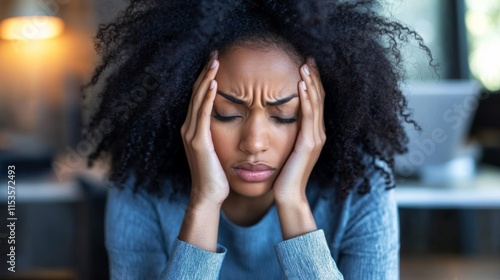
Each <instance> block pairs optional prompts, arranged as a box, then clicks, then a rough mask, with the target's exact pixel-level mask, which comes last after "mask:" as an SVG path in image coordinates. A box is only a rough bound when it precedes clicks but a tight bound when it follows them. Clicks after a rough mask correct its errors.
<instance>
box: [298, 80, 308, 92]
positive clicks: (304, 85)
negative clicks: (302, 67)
mask: <svg viewBox="0 0 500 280" xmlns="http://www.w3.org/2000/svg"><path fill="white" fill-rule="evenodd" d="M300 84H301V86H302V88H303V89H304V90H307V86H306V82H304V81H302V82H300Z"/></svg>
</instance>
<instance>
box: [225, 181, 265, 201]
mask: <svg viewBox="0 0 500 280" xmlns="http://www.w3.org/2000/svg"><path fill="white" fill-rule="evenodd" d="M229 185H230V188H231V191H233V192H234V193H236V194H238V195H240V196H244V197H249V198H258V197H261V196H263V195H266V194H268V193H269V192H270V191H271V189H272V182H259V183H248V182H242V181H241V180H234V181H233V182H229Z"/></svg>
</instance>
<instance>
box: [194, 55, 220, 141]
mask: <svg viewBox="0 0 500 280" xmlns="http://www.w3.org/2000/svg"><path fill="white" fill-rule="evenodd" d="M218 69H219V61H218V60H217V59H215V60H214V63H213V64H212V66H211V68H210V69H209V71H208V72H207V73H206V75H205V78H204V79H203V80H202V82H201V83H200V85H199V87H198V90H197V91H196V92H195V93H194V94H193V96H192V105H191V111H190V112H189V113H188V115H189V118H190V119H189V123H188V124H189V127H188V129H187V132H186V137H188V138H190V139H192V137H193V136H194V134H195V130H196V126H197V125H196V121H197V114H198V112H199V110H200V107H201V105H202V103H203V100H204V98H205V95H206V94H207V93H208V90H209V87H210V83H211V81H212V80H214V79H215V76H216V74H217V70H218Z"/></svg>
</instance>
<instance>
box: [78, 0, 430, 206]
mask: <svg viewBox="0 0 500 280" xmlns="http://www.w3.org/2000/svg"><path fill="white" fill-rule="evenodd" d="M378 9H381V5H380V4H378V3H377V2H376V1H370V0H365V1H349V0H347V1H346V0H344V1H341V0H337V1H335V0H334V1H325V0H318V1H312V0H294V1H272V0H250V1H245V0H239V1H237V0H231V1H205V0H198V1H197V0H189V1H181V0H177V1H165V0H136V1H132V2H131V4H130V5H129V7H128V8H127V9H126V10H125V11H123V12H122V13H121V14H120V15H119V16H118V17H117V18H116V19H115V20H114V21H113V22H112V23H110V24H107V25H101V26H100V27H99V30H98V33H97V36H96V38H95V48H96V50H97V52H98V53H99V54H100V55H101V57H102V62H101V64H100V65H99V66H98V67H97V68H96V70H95V72H94V74H93V76H92V79H91V81H90V82H89V83H88V84H87V85H86V88H87V89H88V88H89V87H95V88H99V87H96V85H100V84H101V81H103V80H104V82H103V83H102V85H101V87H100V90H97V91H96V92H97V94H98V95H97V96H94V98H96V100H97V104H98V105H97V106H96V108H94V111H93V112H92V117H91V119H90V121H89V123H88V124H87V127H86V130H85V131H86V132H85V133H84V137H85V138H86V139H93V140H94V143H95V147H94V150H93V151H92V153H91V154H90V155H89V157H88V166H89V167H91V166H92V164H93V162H94V161H95V160H97V159H98V158H99V157H100V156H102V155H106V154H107V155H109V156H110V160H111V173H110V174H109V177H110V180H111V181H112V182H115V183H117V184H118V185H121V184H123V183H124V181H125V180H126V179H127V178H128V176H129V175H130V173H131V172H134V173H135V174H136V183H135V186H134V191H136V190H137V189H138V188H147V190H149V191H151V192H156V193H158V191H160V190H161V186H162V184H164V182H165V180H166V179H168V180H171V181H172V182H173V191H174V192H178V191H186V192H188V191H189V187H187V186H190V173H189V166H188V163H187V159H186V155H185V152H184V148H183V143H182V139H181V134H180V129H181V125H182V123H183V122H184V119H185V116H186V113H187V108H188V103H189V100H190V95H191V90H192V84H193V83H194V81H195V80H196V78H197V76H198V75H199V73H200V71H201V69H202V67H203V66H204V64H205V63H206V62H207V61H208V59H209V56H210V53H211V52H212V51H213V50H215V49H217V50H219V52H224V50H227V49H228V48H230V47H231V46H234V45H236V44H241V43H245V42H247V43H248V42H250V43H252V42H253V43H254V44H263V45H266V44H274V45H277V46H281V47H282V49H283V50H285V51H288V52H289V53H290V52H291V53H292V54H294V55H297V56H299V57H301V58H302V59H304V58H305V57H307V56H312V57H314V58H316V61H317V64H318V67H319V69H320V73H321V79H322V82H323V86H324V89H325V91H326V96H325V105H324V106H325V110H324V118H325V126H326V135H327V140H326V143H325V145H324V148H323V150H322V152H321V155H320V158H319V160H318V162H317V164H316V166H315V168H314V170H313V172H312V174H311V177H310V182H315V183H317V184H318V185H319V186H320V187H322V188H326V186H332V185H334V186H335V188H336V191H338V192H337V194H338V195H339V197H340V198H345V197H346V196H347V195H348V193H349V192H350V191H351V190H352V189H353V186H354V185H355V183H356V181H357V180H359V179H360V178H364V179H363V180H362V183H361V185H360V187H359V188H358V191H359V192H361V193H366V192H369V191H370V184H369V178H367V176H366V169H367V167H368V165H373V166H375V168H377V169H379V171H381V172H383V174H384V177H385V179H386V181H387V188H391V187H393V186H394V182H393V179H392V173H391V172H392V170H389V169H386V168H382V167H380V166H378V165H376V164H375V160H376V159H381V160H383V161H385V162H386V163H387V164H388V166H389V167H390V169H392V168H393V164H394V155H395V154H396V153H404V152H406V143H407V141H408V140H407V137H406V134H405V132H404V129H403V127H402V124H401V122H402V121H406V122H412V123H413V124H414V125H415V126H417V125H416V124H415V123H414V122H413V121H412V120H411V119H410V114H409V112H408V111H407V108H406V106H407V102H406V99H405V97H404V96H403V94H402V92H401V90H400V82H401V81H402V80H403V78H404V69H403V65H402V54H401V51H400V47H401V44H402V43H403V44H404V43H408V42H409V41H410V40H412V41H415V42H417V43H418V44H419V46H420V48H421V49H423V50H424V51H425V52H426V53H427V55H428V56H429V60H430V62H429V63H430V64H431V65H432V61H433V59H432V55H431V53H430V51H429V49H428V48H427V47H426V46H425V45H424V42H423V40H422V38H421V37H420V36H419V35H418V34H417V33H416V32H415V31H413V30H412V29H411V28H409V27H407V26H406V25H403V24H401V23H399V22H397V21H394V20H391V19H389V18H386V17H383V16H380V15H379V14H378V13H377V10H378ZM86 96H88V95H86ZM120 102H121V103H120ZM122 103H123V104H125V105H123V104H122ZM120 104H122V105H123V106H121V105H120ZM127 104H128V105H127ZM103 124H105V126H108V127H107V129H106V131H105V133H102V131H101V134H100V135H99V137H97V136H96V135H97V134H98V132H99V131H100V130H103ZM95 138H99V139H97V140H96V139H95ZM367 155H368V156H369V158H370V159H371V162H366V160H363V159H364V158H365V156H367ZM330 188H331V187H330Z"/></svg>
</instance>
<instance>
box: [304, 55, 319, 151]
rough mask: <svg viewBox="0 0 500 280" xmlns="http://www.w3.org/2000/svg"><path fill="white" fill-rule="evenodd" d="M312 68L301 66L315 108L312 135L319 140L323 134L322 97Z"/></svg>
mask: <svg viewBox="0 0 500 280" xmlns="http://www.w3.org/2000/svg"><path fill="white" fill-rule="evenodd" d="M310 69H311V68H310V67H309V65H307V64H304V65H302V67H301V68H300V75H301V77H302V80H303V81H304V82H305V84H306V94H307V96H308V97H309V100H310V103H311V108H312V110H313V115H314V116H313V123H314V125H313V128H312V135H313V137H314V141H315V142H317V141H319V139H320V136H321V134H320V133H321V132H320V129H321V119H320V117H321V102H320V100H319V99H320V98H319V96H318V91H317V88H316V85H315V82H314V80H313V77H312V76H311V75H312V73H311V70H310Z"/></svg>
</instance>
